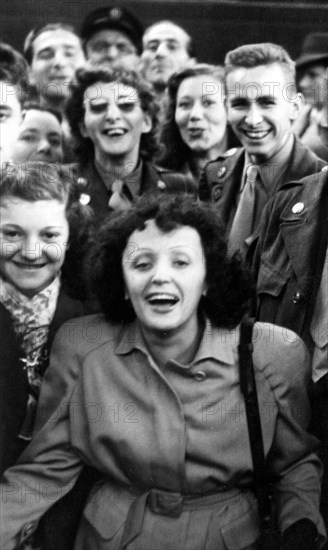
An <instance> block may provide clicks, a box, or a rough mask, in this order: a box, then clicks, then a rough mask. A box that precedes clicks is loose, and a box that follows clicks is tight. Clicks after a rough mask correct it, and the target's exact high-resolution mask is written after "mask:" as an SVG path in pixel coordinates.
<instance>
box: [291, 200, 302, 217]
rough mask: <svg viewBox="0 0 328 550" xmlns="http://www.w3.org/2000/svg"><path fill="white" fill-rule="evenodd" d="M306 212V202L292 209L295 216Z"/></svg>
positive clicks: (297, 204)
mask: <svg viewBox="0 0 328 550" xmlns="http://www.w3.org/2000/svg"><path fill="white" fill-rule="evenodd" d="M303 210H304V202H297V203H296V204H294V206H293V208H292V212H293V214H300V213H301V212H303Z"/></svg>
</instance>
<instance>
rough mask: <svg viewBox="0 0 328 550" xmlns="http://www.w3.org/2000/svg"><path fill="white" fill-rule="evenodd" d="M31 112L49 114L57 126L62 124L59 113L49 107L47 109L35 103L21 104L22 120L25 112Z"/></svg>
mask: <svg viewBox="0 0 328 550" xmlns="http://www.w3.org/2000/svg"><path fill="white" fill-rule="evenodd" d="M33 110H34V111H41V112H42V113H50V114H51V115H53V116H54V117H55V118H56V119H57V120H58V122H59V124H61V123H62V122H63V117H62V115H61V113H60V112H59V111H56V109H52V108H51V107H47V106H46V105H41V104H40V103H38V102H36V101H25V103H24V104H23V120H24V118H25V115H26V113H27V111H33Z"/></svg>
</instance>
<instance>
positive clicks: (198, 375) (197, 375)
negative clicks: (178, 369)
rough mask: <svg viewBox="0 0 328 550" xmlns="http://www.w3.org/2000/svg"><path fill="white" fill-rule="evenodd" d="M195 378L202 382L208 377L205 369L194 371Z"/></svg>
mask: <svg viewBox="0 0 328 550" xmlns="http://www.w3.org/2000/svg"><path fill="white" fill-rule="evenodd" d="M194 378H195V380H197V382H202V381H203V380H205V378H206V373H205V372H204V371H203V370H198V371H196V372H194Z"/></svg>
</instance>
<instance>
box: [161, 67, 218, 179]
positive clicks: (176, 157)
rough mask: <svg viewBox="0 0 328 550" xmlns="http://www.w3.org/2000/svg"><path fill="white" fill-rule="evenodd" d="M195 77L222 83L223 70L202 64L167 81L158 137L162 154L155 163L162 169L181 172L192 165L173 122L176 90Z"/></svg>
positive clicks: (190, 155) (190, 153) (186, 147)
mask: <svg viewBox="0 0 328 550" xmlns="http://www.w3.org/2000/svg"><path fill="white" fill-rule="evenodd" d="M195 76H210V77H211V78H212V79H215V80H216V81H218V82H222V83H223V82H224V68H223V67H220V66H216V65H207V64H206V63H202V64H198V65H194V66H193V67H189V68H187V69H184V70H182V71H180V72H178V73H175V74H173V75H172V76H171V78H170V79H169V82H168V88H167V92H168V105H167V109H166V113H165V120H164V123H163V126H162V132H161V135H160V143H161V145H162V146H163V152H162V153H161V156H160V158H159V159H158V161H157V162H158V164H159V165H160V166H163V167H164V168H169V169H172V170H181V169H182V167H183V166H184V165H185V164H186V163H187V164H191V163H192V157H193V153H192V151H191V150H190V149H189V147H188V146H187V145H186V144H185V143H184V141H183V139H182V137H181V134H180V130H179V128H178V125H177V123H176V122H175V111H176V108H177V95H178V90H179V88H180V85H181V83H182V82H183V81H184V80H186V79H187V78H193V77H195ZM222 88H223V87H222ZM222 101H223V98H222Z"/></svg>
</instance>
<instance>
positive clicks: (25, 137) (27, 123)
mask: <svg viewBox="0 0 328 550" xmlns="http://www.w3.org/2000/svg"><path fill="white" fill-rule="evenodd" d="M12 160H13V161H14V162H19V163H22V162H27V161H41V162H50V163H51V162H62V160H63V146H62V130H61V126H60V123H59V120H58V119H57V118H56V117H55V115H53V114H52V113H50V112H49V111H40V110H38V109H30V110H28V111H27V112H26V114H25V117H24V120H23V122H22V124H21V126H20V128H19V135H18V139H17V141H16V143H15V144H14V147H13V154H12Z"/></svg>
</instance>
